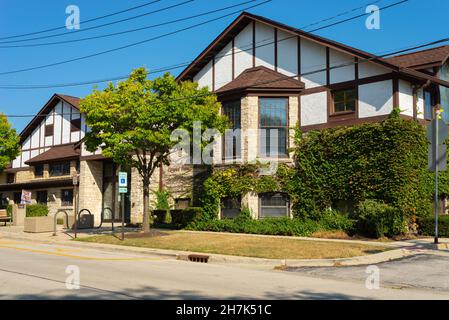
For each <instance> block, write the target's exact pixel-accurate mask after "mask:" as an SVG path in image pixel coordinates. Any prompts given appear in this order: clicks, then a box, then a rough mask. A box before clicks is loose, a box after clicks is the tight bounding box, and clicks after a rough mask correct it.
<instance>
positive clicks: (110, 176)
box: [103, 161, 131, 223]
mask: <svg viewBox="0 0 449 320" xmlns="http://www.w3.org/2000/svg"><path fill="white" fill-rule="evenodd" d="M124 171H127V172H128V193H126V194H125V195H124V200H125V203H124V209H125V210H124V211H125V222H126V223H129V222H130V221H131V219H130V218H131V201H130V189H131V188H130V186H131V173H130V172H131V170H124ZM119 199H121V196H120V195H119V193H118V186H117V166H116V165H115V164H114V163H113V162H110V161H106V162H104V163H103V208H104V209H103V210H104V220H103V221H104V222H112V219H114V222H121V221H122V216H121V214H120V211H121V210H120V206H121V204H120V200H119Z"/></svg>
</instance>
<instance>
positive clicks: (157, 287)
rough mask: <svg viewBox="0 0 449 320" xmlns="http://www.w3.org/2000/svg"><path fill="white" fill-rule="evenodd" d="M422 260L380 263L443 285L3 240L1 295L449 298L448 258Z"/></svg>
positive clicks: (388, 275)
mask: <svg viewBox="0 0 449 320" xmlns="http://www.w3.org/2000/svg"><path fill="white" fill-rule="evenodd" d="M418 257H419V258H416V259H414V260H413V259H412V260H411V261H410V262H407V261H405V262H404V261H403V262H400V263H402V265H401V264H398V262H388V263H386V264H385V266H382V265H380V268H381V277H385V279H388V280H391V279H393V278H394V277H395V274H397V276H399V275H404V273H403V272H402V271H401V268H403V267H404V264H405V265H408V266H409V267H408V268H411V269H413V268H414V270H415V271H414V272H415V273H416V274H419V273H420V270H421V268H422V265H424V264H428V266H429V267H428V268H427V269H426V270H428V271H429V270H430V266H432V268H434V269H433V270H434V271H435V273H434V274H433V275H434V276H435V277H438V278H435V280H434V282H440V283H441V286H440V287H439V288H437V289H436V290H429V288H432V289H433V288H434V285H431V284H429V285H427V284H426V283H424V285H423V286H422V287H420V286H416V287H415V288H409V287H406V286H403V287H401V288H398V286H395V285H394V284H392V283H390V282H386V283H385V284H384V283H383V282H381V288H380V289H379V290H368V289H367V288H366V287H365V280H366V275H365V274H364V270H365V269H364V268H363V267H358V268H353V269H352V268H321V269H304V270H302V271H298V272H288V271H276V270H270V269H269V268H268V267H262V266H253V267H250V266H237V265H230V264H226V265H225V264H200V263H193V262H185V261H176V260H173V259H168V258H163V257H162V258H161V257H158V256H154V257H153V256H149V255H143V254H136V253H123V252H111V251H103V250H97V249H95V250H94V249H84V248H79V247H71V246H62V245H56V244H38V243H32V242H26V241H17V240H11V241H10V240H7V239H0V299H274V300H278V299H448V298H449V287H448V285H447V282H446V283H445V284H444V283H443V282H441V277H444V276H445V273H446V272H447V271H446V270H447V266H448V261H449V258H448V257H443V256H441V257H440V256H432V257H431V259H432V260H427V262H426V259H429V257H428V256H422V257H424V258H422V257H420V256H418ZM390 264H391V266H393V267H389V265H390ZM66 270H67V271H68V272H69V273H66ZM73 270H79V276H80V277H79V289H73V288H72V289H70V287H71V286H70V283H71V282H70V281H69V286H68V287H69V288H68V287H67V285H66V280H67V279H73V278H72V276H73V274H72V273H71V272H72V271H73ZM384 270H385V271H384ZM387 270H388V271H387ZM332 272H334V273H335V274H330V273H332ZM443 272H444V273H443ZM421 275H422V276H423V277H424V273H422V274H421ZM430 275H432V274H430ZM382 279H383V278H381V281H382ZM420 281H421V279H420ZM72 287H73V286H72ZM426 287H428V288H426Z"/></svg>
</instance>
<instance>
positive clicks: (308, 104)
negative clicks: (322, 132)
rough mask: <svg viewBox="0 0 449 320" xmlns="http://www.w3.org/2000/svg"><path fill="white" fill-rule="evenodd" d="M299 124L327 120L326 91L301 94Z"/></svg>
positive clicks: (307, 124) (310, 123) (317, 122)
mask: <svg viewBox="0 0 449 320" xmlns="http://www.w3.org/2000/svg"><path fill="white" fill-rule="evenodd" d="M300 110H301V118H300V121H301V122H300V124H301V126H309V125H314V124H320V123H326V122H327V92H319V93H314V94H309V95H304V96H301V107H300Z"/></svg>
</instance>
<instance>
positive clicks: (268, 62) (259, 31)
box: [256, 23, 274, 70]
mask: <svg viewBox="0 0 449 320" xmlns="http://www.w3.org/2000/svg"><path fill="white" fill-rule="evenodd" d="M273 42H274V28H272V27H270V26H267V25H264V24H261V23H256V66H265V67H267V68H269V69H273V70H274V43H273Z"/></svg>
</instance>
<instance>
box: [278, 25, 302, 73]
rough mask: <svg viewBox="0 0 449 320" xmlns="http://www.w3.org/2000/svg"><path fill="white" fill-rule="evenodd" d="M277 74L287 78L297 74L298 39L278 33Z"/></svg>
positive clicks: (284, 33)
mask: <svg viewBox="0 0 449 320" xmlns="http://www.w3.org/2000/svg"><path fill="white" fill-rule="evenodd" d="M278 72H280V73H283V74H285V75H287V76H293V75H295V74H298V38H297V37H292V35H291V34H290V33H287V32H284V31H281V30H279V32H278Z"/></svg>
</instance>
